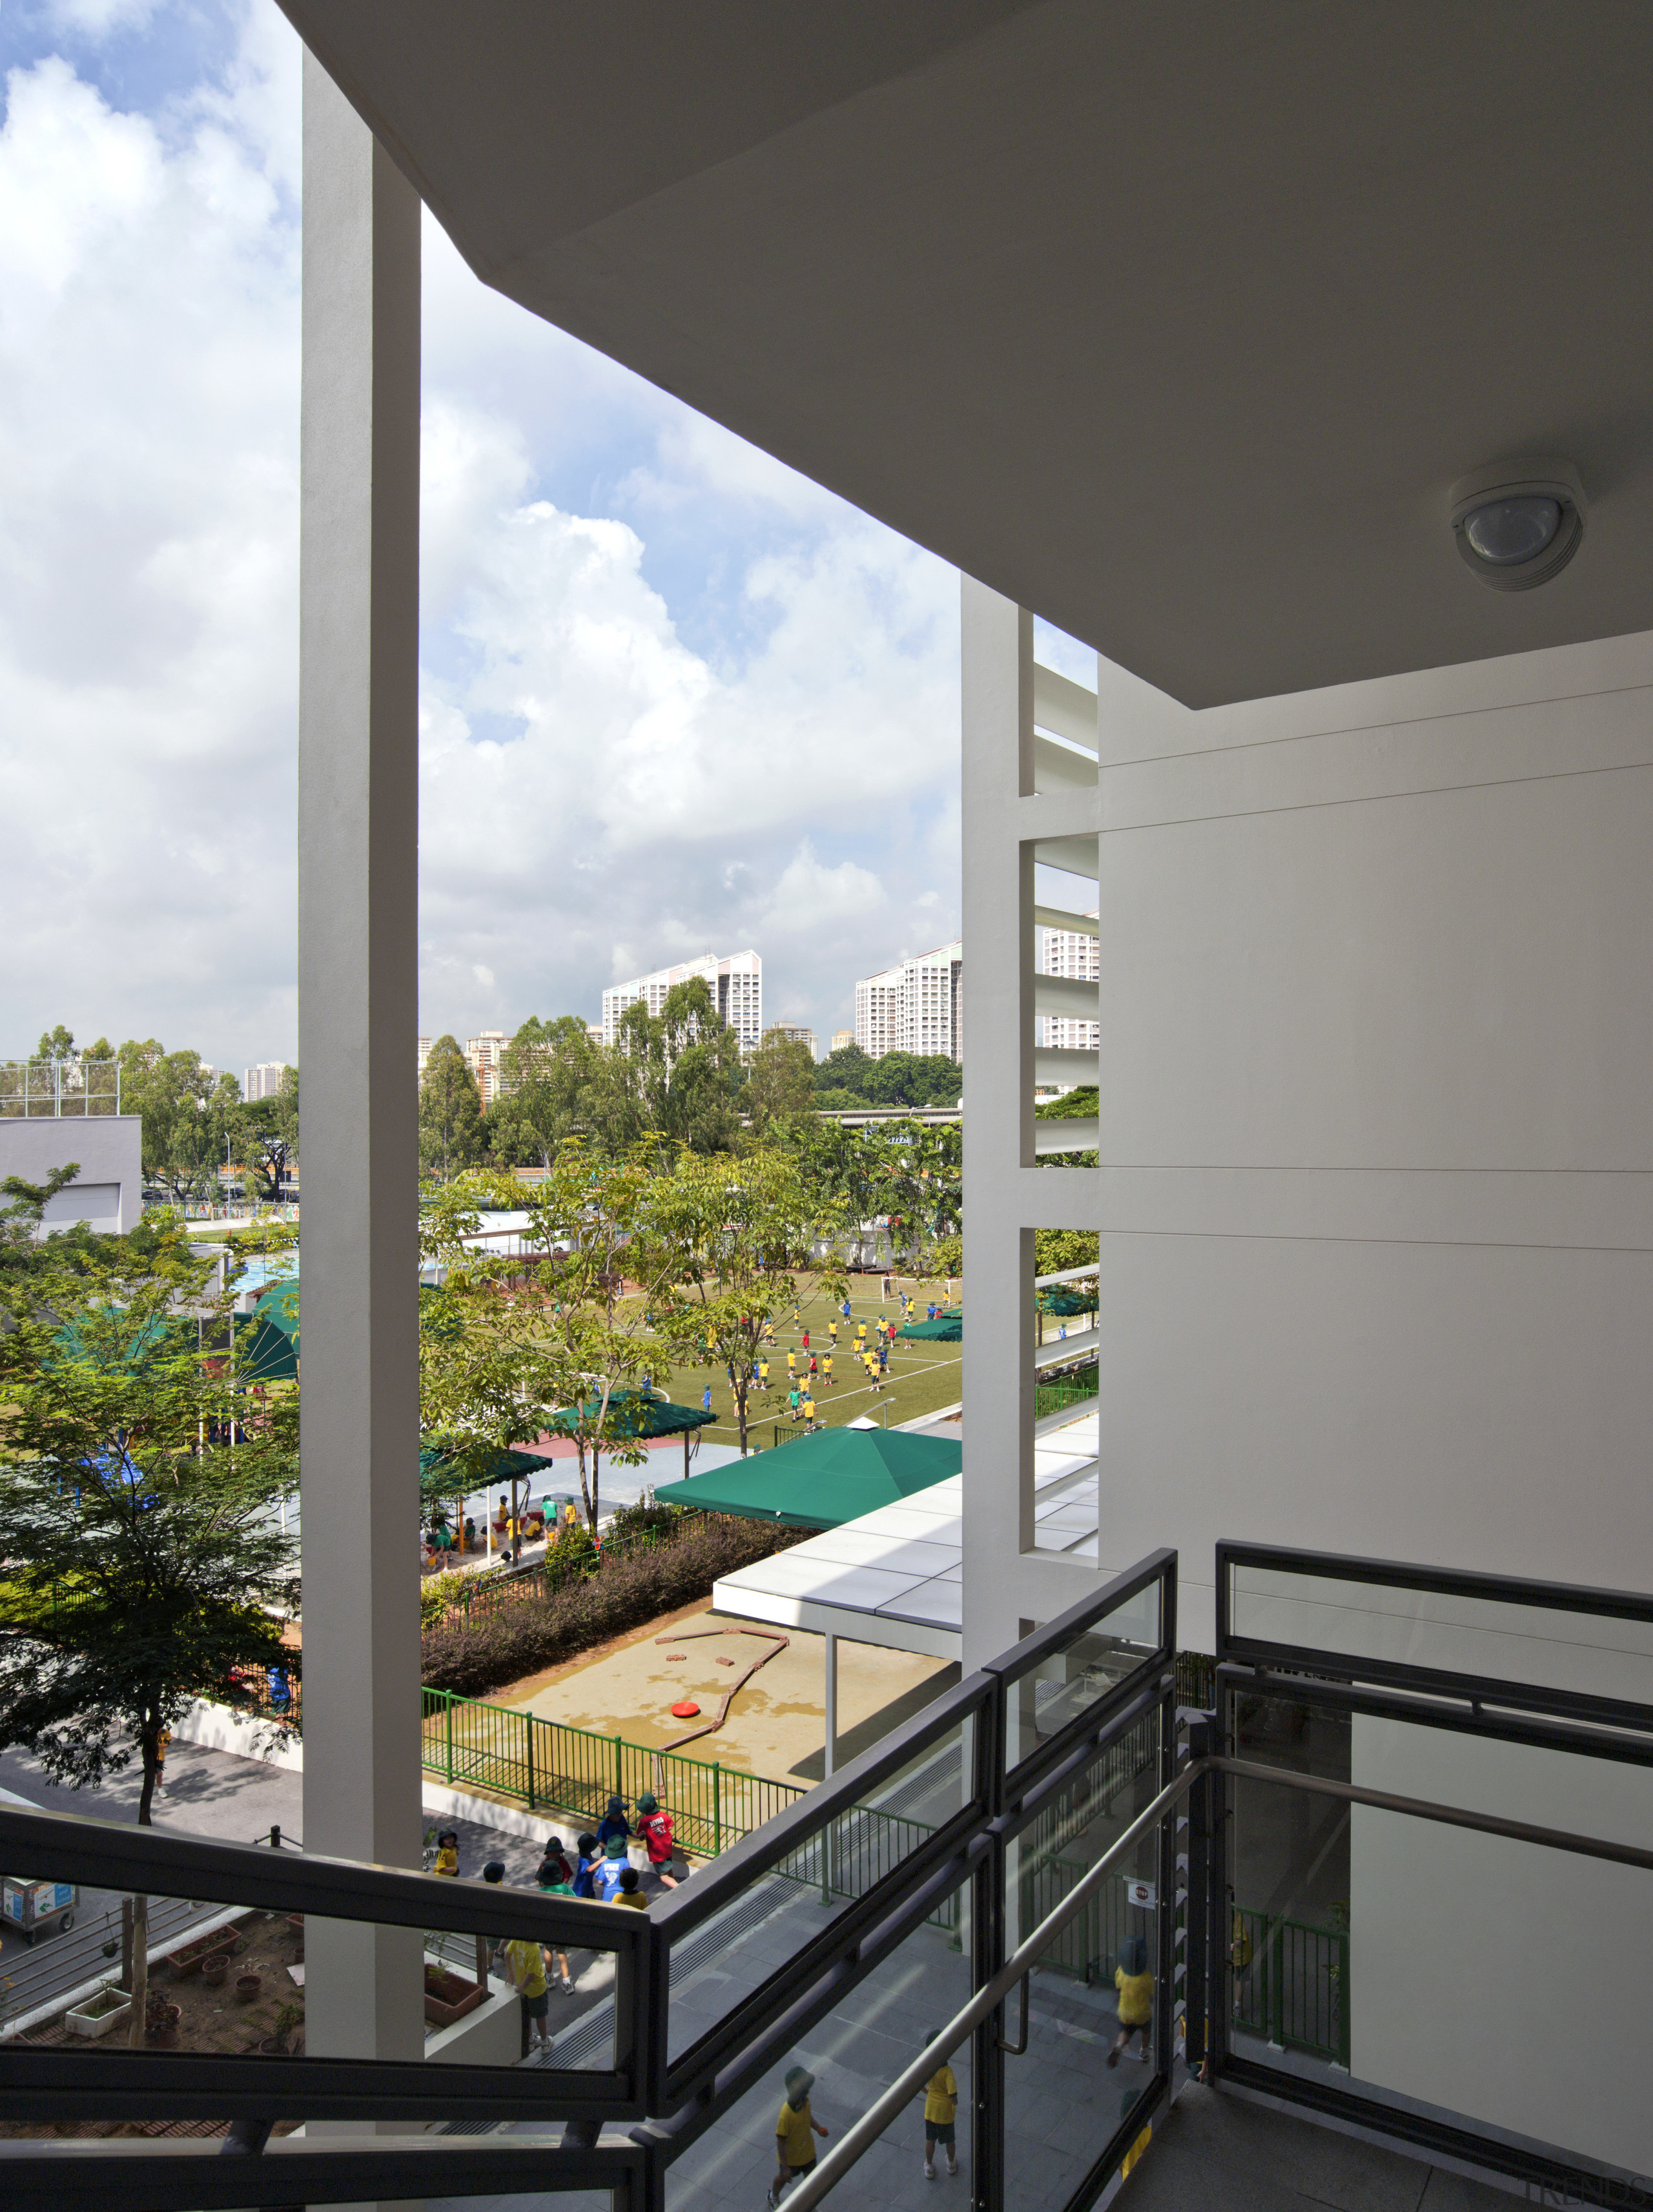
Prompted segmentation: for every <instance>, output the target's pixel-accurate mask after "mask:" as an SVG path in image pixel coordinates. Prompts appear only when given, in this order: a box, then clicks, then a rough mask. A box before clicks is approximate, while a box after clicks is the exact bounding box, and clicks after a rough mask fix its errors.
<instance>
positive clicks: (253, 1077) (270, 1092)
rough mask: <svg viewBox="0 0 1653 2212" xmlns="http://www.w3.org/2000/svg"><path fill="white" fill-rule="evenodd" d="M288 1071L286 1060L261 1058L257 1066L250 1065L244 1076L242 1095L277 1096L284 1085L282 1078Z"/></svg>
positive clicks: (249, 1096)
mask: <svg viewBox="0 0 1653 2212" xmlns="http://www.w3.org/2000/svg"><path fill="white" fill-rule="evenodd" d="M286 1073H287V1063H286V1061H285V1060H260V1061H259V1062H258V1066H256V1067H249V1068H248V1069H247V1071H246V1074H245V1076H244V1077H243V1079H242V1081H241V1096H242V1097H244V1098H273V1097H275V1096H276V1094H277V1091H280V1089H281V1087H282V1078H283V1076H284V1075H285V1074H286Z"/></svg>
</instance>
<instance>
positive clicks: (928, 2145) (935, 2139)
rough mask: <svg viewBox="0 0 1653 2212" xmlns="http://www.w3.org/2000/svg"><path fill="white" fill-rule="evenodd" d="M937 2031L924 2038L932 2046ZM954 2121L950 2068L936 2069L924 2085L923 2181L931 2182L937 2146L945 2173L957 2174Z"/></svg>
mask: <svg viewBox="0 0 1653 2212" xmlns="http://www.w3.org/2000/svg"><path fill="white" fill-rule="evenodd" d="M940 2033H941V2031H940V2030H939V2028H934V2027H933V2028H932V2029H931V2030H930V2033H929V2034H928V2035H927V2037H926V2038H925V2041H926V2042H927V2043H934V2042H935V2041H936V2040H937V2039H938V2038H939V2034H940ZM957 2117H958V2083H957V2080H956V2078H955V2077H954V2074H953V2069H952V2068H951V2066H946V2065H942V2066H938V2067H937V2069H936V2070H935V2072H934V2073H933V2074H932V2075H931V2076H930V2078H929V2080H928V2081H927V2082H926V2083H925V2085H924V2179H926V2180H927V2181H933V2180H934V2179H935V2152H936V2145H937V2144H938V2143H939V2144H940V2145H941V2148H943V2150H945V2152H946V2154H947V2172H949V2174H955V2173H957V2171H958V2150H957V2142H956V2141H955V2136H954V2122H955V2121H956V2120H957Z"/></svg>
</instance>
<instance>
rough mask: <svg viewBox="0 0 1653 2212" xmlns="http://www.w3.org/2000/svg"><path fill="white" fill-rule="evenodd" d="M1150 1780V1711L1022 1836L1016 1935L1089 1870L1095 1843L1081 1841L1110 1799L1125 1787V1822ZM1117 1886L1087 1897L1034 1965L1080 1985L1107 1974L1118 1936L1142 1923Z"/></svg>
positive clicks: (1155, 1738)
mask: <svg viewBox="0 0 1653 2212" xmlns="http://www.w3.org/2000/svg"><path fill="white" fill-rule="evenodd" d="M1158 1775H1159V1723H1158V1716H1157V1715H1156V1714H1152V1713H1148V1714H1145V1715H1144V1716H1143V1717H1142V1719H1141V1720H1140V1721H1139V1722H1138V1723H1137V1724H1136V1726H1135V1727H1134V1728H1133V1729H1131V1731H1130V1732H1129V1734H1128V1735H1123V1736H1121V1738H1120V1739H1119V1741H1117V1742H1116V1743H1112V1744H1109V1747H1108V1748H1107V1750H1106V1751H1105V1752H1103V1754H1102V1755H1101V1757H1100V1758H1099V1759H1097V1760H1096V1761H1095V1762H1094V1763H1093V1764H1092V1765H1091V1766H1089V1767H1087V1768H1086V1769H1085V1772H1084V1773H1083V1774H1081V1775H1079V1776H1078V1777H1076V1778H1075V1779H1074V1781H1073V1784H1072V1785H1071V1786H1070V1787H1069V1788H1068V1789H1067V1790H1063V1792H1062V1793H1061V1796H1060V1798H1059V1799H1058V1801H1057V1802H1056V1803H1055V1804H1054V1805H1052V1806H1048V1807H1047V1808H1046V1809H1045V1811H1044V1812H1042V1814H1040V1815H1039V1817H1038V1819H1037V1820H1035V1821H1034V1822H1033V1823H1032V1824H1031V1826H1030V1827H1029V1828H1028V1829H1027V1830H1026V1831H1025V1832H1024V1834H1023V1835H1022V1837H1021V1838H1020V1839H1019V1844H1018V1877H1019V1878H1018V1893H1019V1900H1020V1906H1021V1916H1022V1928H1023V1931H1024V1933H1025V1931H1026V1930H1027V1929H1030V1928H1034V1927H1036V1926H1037V1925H1038V1923H1039V1922H1040V1921H1042V1920H1043V1919H1044V1918H1045V1917H1047V1916H1048V1914H1050V1913H1052V1912H1054V1911H1055V1909H1056V1907H1057V1906H1058V1905H1060V1904H1061V1903H1062V1901H1063V1899H1065V1898H1067V1896H1068V1895H1069V1893H1071V1892H1072V1891H1073V1889H1075V1888H1076V1887H1078V1885H1079V1882H1080V1881H1082V1880H1083V1878H1084V1877H1085V1875H1087V1874H1088V1873H1089V1872H1090V1870H1091V1867H1092V1865H1093V1864H1094V1863H1095V1861H1096V1858H1097V1856H1098V1852H1099V1849H1100V1846H1095V1847H1093V1845H1092V1844H1091V1843H1090V1842H1087V1840H1086V1838H1087V1832H1088V1831H1089V1830H1090V1829H1091V1828H1092V1827H1093V1826H1095V1824H1096V1823H1097V1821H1098V1820H1107V1819H1109V1818H1110V1817H1111V1816H1112V1815H1113V1813H1114V1808H1115V1802H1116V1801H1117V1800H1118V1799H1119V1797H1120V1796H1121V1795H1122V1794H1123V1793H1125V1792H1126V1791H1127V1790H1128V1791H1130V1792H1131V1806H1130V1810H1129V1813H1127V1815H1126V1817H1127V1818H1128V1817H1130V1816H1131V1814H1133V1813H1134V1811H1135V1808H1136V1801H1137V1798H1138V1797H1139V1796H1140V1797H1142V1798H1143V1800H1144V1802H1146V1798H1147V1797H1148V1796H1152V1794H1153V1790H1154V1789H1155V1787H1157V1786H1158ZM1122 1825H1123V1823H1122V1821H1121V1826H1122ZM1076 1845H1078V1846H1079V1848H1078V1849H1077V1850H1076V1849H1075V1848H1074V1847H1075V1846H1076ZM1125 1885H1126V1877H1125V1875H1121V1876H1120V1877H1119V1879H1118V1880H1117V1881H1112V1882H1109V1884H1108V1885H1107V1887H1105V1888H1104V1889H1103V1890H1102V1891H1100V1892H1099V1893H1097V1895H1095V1896H1093V1897H1092V1898H1091V1900H1090V1902H1089V1903H1088V1904H1087V1905H1086V1906H1085V1910H1084V1911H1083V1912H1081V1913H1079V1915H1078V1916H1077V1917H1075V1918H1073V1920H1070V1921H1069V1922H1068V1923H1067V1927H1066V1928H1065V1929H1063V1930H1062V1932H1061V1934H1060V1936H1058V1937H1057V1938H1056V1940H1055V1942H1054V1943H1053V1944H1052V1945H1051V1946H1050V1948H1049V1949H1048V1951H1046V1952H1045V1953H1044V1954H1043V1956H1042V1959H1041V1960H1040V1964H1041V1966H1046V1967H1053V1966H1054V1968H1056V1970H1057V1971H1058V1972H1062V1973H1068V1974H1076V1975H1079V1977H1080V1978H1082V1979H1084V1980H1085V1981H1087V1982H1089V1981H1095V1980H1097V1979H1102V1980H1104V1981H1105V1980H1106V1979H1107V1978H1108V1977H1109V1975H1110V1974H1111V1973H1112V1972H1113V1970H1114V1966H1115V1961H1116V1960H1117V1958H1118V1954H1119V1946H1120V1939H1121V1936H1126V1935H1137V1936H1140V1935H1142V1934H1144V1933H1145V1932H1146V1928H1147V1926H1148V1923H1147V1922H1146V1919H1145V1917H1144V1916H1143V1915H1142V1913H1141V1912H1140V1911H1138V1909H1137V1908H1136V1907H1135V1906H1127V1904H1126V1900H1125ZM1127 1915H1128V1916H1130V1917H1127Z"/></svg>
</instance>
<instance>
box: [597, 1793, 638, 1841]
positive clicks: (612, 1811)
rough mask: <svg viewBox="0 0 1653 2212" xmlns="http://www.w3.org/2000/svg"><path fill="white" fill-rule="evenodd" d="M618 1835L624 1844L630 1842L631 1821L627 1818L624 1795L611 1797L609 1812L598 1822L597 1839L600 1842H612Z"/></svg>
mask: <svg viewBox="0 0 1653 2212" xmlns="http://www.w3.org/2000/svg"><path fill="white" fill-rule="evenodd" d="M616 1837H618V1838H619V1839H620V1841H621V1842H622V1843H623V1844H624V1843H629V1841H630V1838H631V1823H630V1821H629V1820H627V1818H626V1801H625V1799H624V1798H623V1797H611V1798H610V1799H609V1808H608V1810H607V1812H606V1813H605V1814H604V1815H603V1817H602V1819H601V1820H599V1822H598V1824H597V1840H598V1842H599V1844H608V1843H612V1842H613V1840H614V1838H616Z"/></svg>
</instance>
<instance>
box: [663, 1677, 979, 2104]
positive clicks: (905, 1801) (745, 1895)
mask: <svg viewBox="0 0 1653 2212" xmlns="http://www.w3.org/2000/svg"><path fill="white" fill-rule="evenodd" d="M974 1726H975V1723H974V1720H973V1719H972V1718H967V1719H965V1720H963V1721H961V1722H958V1723H955V1725H954V1726H952V1727H951V1728H950V1729H947V1730H945V1733H944V1734H942V1735H940V1736H939V1737H938V1738H937V1739H936V1740H935V1741H933V1742H932V1743H930V1744H929V1745H927V1747H925V1748H924V1749H923V1750H922V1751H921V1752H919V1753H915V1755H914V1756H913V1757H912V1758H911V1759H908V1760H907V1761H905V1762H904V1763H903V1765H902V1766H901V1767H900V1768H898V1769H897V1770H896V1772H895V1773H893V1774H891V1775H890V1776H889V1777H887V1778H885V1779H884V1781H882V1782H880V1783H878V1784H873V1785H872V1786H870V1787H869V1788H868V1790H866V1795H865V1797H864V1799H863V1801H862V1802H859V1803H858V1804H856V1805H855V1806H854V1808H851V1809H850V1810H849V1811H847V1812H844V1813H842V1814H837V1815H836V1816H835V1817H834V1818H832V1819H831V1820H826V1821H823V1825H822V1826H820V1827H819V1828H817V1830H816V1831H815V1832H814V1833H813V1834H811V1835H810V1836H808V1837H807V1838H805V1840H804V1841H802V1842H800V1843H799V1844H798V1845H797V1847H796V1848H795V1849H793V1850H791V1851H789V1852H788V1854H787V1857H786V1858H785V1859H783V1860H782V1861H781V1863H780V1864H779V1865H778V1866H777V1867H776V1868H775V1869H774V1870H773V1871H772V1872H770V1873H768V1874H764V1875H757V1877H755V1878H754V1879H752V1880H751V1881H746V1882H744V1883H743V1884H742V1885H741V1887H740V1888H739V1890H738V1892H737V1893H735V1894H734V1895H733V1896H732V1897H731V1899H729V1901H728V1903H727V1904H726V1905H723V1906H721V1907H720V1910H719V1911H717V1912H716V1913H714V1915H712V1916H711V1917H709V1918H708V1919H706V1920H705V1921H702V1922H701V1923H699V1924H698V1925H696V1927H694V1928H693V1929H690V1930H688V1931H687V1932H685V1934H684V1936H682V1937H681V1938H674V1940H673V1942H672V2009H671V2015H670V2021H669V2045H668V2049H669V2056H670V2057H671V2058H672V2059H673V2060H676V2059H678V2058H680V2057H683V2055H684V2053H685V2052H686V2051H690V2050H692V2049H693V2047H694V2045H696V2043H697V2042H698V2041H699V2039H700V2038H701V2037H702V2035H703V2034H705V2033H707V2032H708V2030H709V2029H711V2028H712V2027H714V2026H715V2025H716V2024H717V2023H718V2022H719V2021H721V2020H723V2019H725V2018H726V2016H727V2015H729V2014H730V2013H732V2012H733V2011H734V2010H736V2009H737V2008H738V2006H739V2005H740V2004H741V2003H742V2002H744V2000H745V1999H746V1998H747V1997H749V1996H751V1995H753V1994H754V1993H755V1992H756V1991H757V1990H759V1989H761V1988H762V1987H763V1984H765V1983H767V1982H768V1981H769V1980H770V1979H771V1978H772V1977H773V1976H775V1974H777V1973H779V1972H783V1971H784V1970H785V1969H786V1968H787V1966H789V1965H790V1964H791V1962H792V1961H793V1960H794V1959H795V1958H796V1957H797V1955H798V1954H799V1952H801V1951H802V1950H804V1949H805V1947H806V1946H808V1945H809V1944H811V1943H812V1942H814V1941H815V1940H816V1938H817V1936H819V1935H820V1934H821V1932H822V1930H823V1929H824V1928H827V1927H829V1926H830V1924H831V1923H832V1922H833V1921H834V1920H835V1919H836V1918H837V1917H839V1916H840V1915H841V1914H842V1912H843V1911H845V1910H846V1909H847V1908H848V1905H850V1904H851V1903H852V1902H853V1901H854V1900H855V1899H860V1898H862V1897H865V1896H866V1894H867V1893H868V1892H869V1891H870V1890H872V1888H874V1887H876V1886H877V1884H878V1882H880V1881H883V1880H884V1878H885V1876H887V1875H890V1874H892V1873H894V1872H895V1871H896V1869H899V1868H900V1867H901V1866H902V1864H903V1863H905V1862H906V1861H907V1860H908V1859H909V1858H910V1857H912V1856H913V1854H914V1853H915V1851H918V1850H921V1849H922V1847H923V1845H924V1844H926V1843H927V1841H928V1839H929V1838H930V1837H932V1836H933V1834H934V1833H935V1831H936V1830H937V1829H938V1828H939V1826H942V1825H943V1823H944V1822H945V1821H946V1820H951V1818H952V1816H953V1815H954V1814H956V1813H957V1812H958V1810H959V1808H960V1807H961V1806H962V1805H963V1804H964V1803H965V1802H966V1801H967V1798H968V1796H969V1789H970V1786H971V1751H972V1745H973V1733H974ZM711 1878H713V1877H712V1876H710V1875H707V1874H701V1875H696V1876H695V1877H694V1879H695V1880H696V1881H707V1880H708V1879H711Z"/></svg>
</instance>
